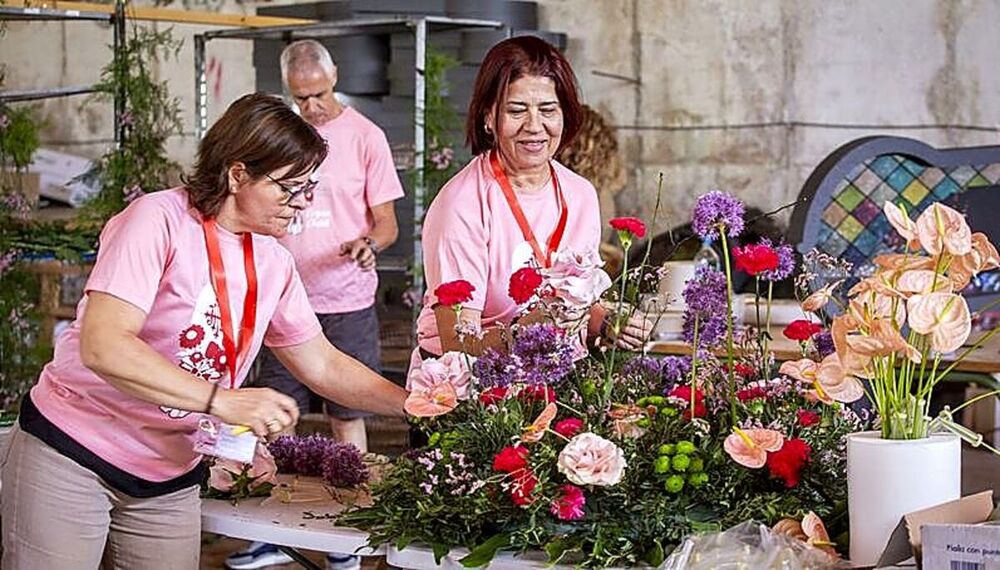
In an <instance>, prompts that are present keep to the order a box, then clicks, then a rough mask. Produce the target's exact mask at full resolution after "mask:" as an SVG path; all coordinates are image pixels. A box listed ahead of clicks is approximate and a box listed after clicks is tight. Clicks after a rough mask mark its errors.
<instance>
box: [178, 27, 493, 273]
mask: <svg viewBox="0 0 1000 570" xmlns="http://www.w3.org/2000/svg"><path fill="white" fill-rule="evenodd" d="M475 28H478V29H503V28H505V25H504V24H503V23H502V22H499V21H495V20H475V19H461V18H448V17H444V16H406V17H392V18H363V19H351V20H334V21H327V22H319V23H315V24H306V25H294V26H269V27H260V28H254V29H229V30H217V31H208V32H205V33H203V34H199V35H196V36H195V37H194V67H195V134H196V136H197V137H198V138H199V139H201V138H202V137H203V136H204V135H205V131H206V130H207V129H208V111H207V106H208V81H207V78H206V75H205V44H206V43H207V42H208V41H210V40H219V39H239V40H281V41H285V42H292V41H294V40H301V39H315V40H319V39H325V38H331V37H338V36H351V35H365V34H392V33H400V32H411V33H413V36H414V46H415V54H416V58H415V65H414V70H413V71H414V80H415V91H414V96H413V98H414V102H413V108H414V118H413V125H414V126H413V129H414V132H413V135H414V136H413V164H414V165H421V164H423V163H424V151H425V148H424V109H425V106H426V98H427V86H426V83H425V80H424V70H425V65H426V54H427V35H428V33H432V32H440V31H449V30H459V29H475ZM508 33H509V30H508ZM414 182H415V183H414V190H413V194H414V196H413V199H414V212H413V220H414V238H413V265H414V267H421V266H422V265H423V250H422V248H421V243H420V228H421V224H422V221H423V217H424V208H423V201H424V192H425V185H424V179H423V171H422V170H421V169H417V171H416V176H415V181H414ZM403 266H404V267H405V265H403ZM413 286H414V287H416V288H417V289H418V290H422V289H423V276H422V272H421V271H417V272H415V273H414V275H413Z"/></svg>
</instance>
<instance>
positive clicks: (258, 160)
mask: <svg viewBox="0 0 1000 570" xmlns="http://www.w3.org/2000/svg"><path fill="white" fill-rule="evenodd" d="M326 150H327V149H326V142H325V141H324V140H323V137H321V136H319V134H318V133H317V132H316V129H314V128H312V126H311V125H310V124H309V123H307V122H305V121H304V120H302V118H301V117H299V116H298V115H296V114H295V112H294V111H292V109H291V108H289V107H288V105H286V104H285V102H284V101H282V100H281V99H279V98H277V97H274V96H271V95H265V94H263V93H253V94H250V95H244V96H243V97H240V98H239V99H237V100H236V101H235V102H234V103H233V104H232V105H230V106H229V108H228V109H226V112H225V113H223V115H222V116H221V117H219V120H217V121H216V122H215V124H213V125H212V128H210V129H208V133H207V134H206V135H205V138H204V139H202V140H201V143H200V144H199V145H198V157H197V159H196V161H195V165H194V171H193V172H192V173H191V175H190V176H186V177H184V178H183V181H184V184H185V186H186V189H187V193H188V199H189V200H190V201H191V204H192V205H193V206H194V207H195V208H197V209H198V211H199V212H200V213H201V215H202V216H205V217H206V218H214V217H215V216H217V215H218V214H219V210H220V209H221V208H222V203H223V202H225V200H226V196H228V195H229V167H231V166H232V165H233V164H234V163H237V162H242V163H243V164H245V165H246V169H247V173H248V174H249V175H250V176H252V177H253V178H260V177H261V176H264V175H265V174H267V173H269V172H274V171H275V170H278V169H279V168H283V167H286V166H289V165H290V166H291V170H289V171H288V173H287V174H286V175H285V176H284V177H285V178H295V177H297V176H301V175H303V174H306V173H308V172H312V171H313V170H314V169H315V168H316V167H317V166H318V165H319V163H321V162H323V159H324V158H326Z"/></svg>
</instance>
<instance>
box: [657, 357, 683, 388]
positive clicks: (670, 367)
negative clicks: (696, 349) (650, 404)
mask: <svg viewBox="0 0 1000 570" xmlns="http://www.w3.org/2000/svg"><path fill="white" fill-rule="evenodd" d="M660 361H661V362H662V363H663V379H664V381H666V382H668V383H671V384H676V383H678V382H681V381H682V380H683V379H684V378H687V376H688V374H691V357H690V356H665V357H663V358H662V359H660Z"/></svg>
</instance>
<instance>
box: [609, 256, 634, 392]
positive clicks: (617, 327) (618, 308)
mask: <svg viewBox="0 0 1000 570" xmlns="http://www.w3.org/2000/svg"><path fill="white" fill-rule="evenodd" d="M622 241H623V243H622V246H623V247H624V249H625V259H624V260H623V261H622V274H621V288H620V290H619V293H618V302H617V303H616V304H615V317H614V318H615V320H614V323H615V324H614V325H613V327H612V331H613V332H614V334H615V339H614V343H613V344H612V345H611V362H610V363H609V364H608V366H607V372H606V374H605V377H604V401H605V403H606V402H607V400H608V398H609V397H610V396H611V376H612V375H613V374H614V371H615V356H616V355H617V354H618V334H619V333H620V332H621V316H622V306H623V305H624V303H625V285H626V284H628V250H629V248H631V247H632V239H631V236H630V237H629V239H628V240H627V241H625V240H622Z"/></svg>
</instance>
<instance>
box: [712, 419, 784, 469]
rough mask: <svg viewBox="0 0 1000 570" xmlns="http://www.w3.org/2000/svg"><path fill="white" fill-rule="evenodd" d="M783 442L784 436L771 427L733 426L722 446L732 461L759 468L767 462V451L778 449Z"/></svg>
mask: <svg viewBox="0 0 1000 570" xmlns="http://www.w3.org/2000/svg"><path fill="white" fill-rule="evenodd" d="M784 443H785V437H784V436H783V435H781V434H780V433H778V432H776V431H774V430H773V429H747V430H743V429H740V428H738V427H734V428H733V433H731V434H729V437H727V438H726V441H724V442H723V444H722V447H723V448H724V449H725V450H726V453H728V454H729V457H732V458H733V461H735V462H737V463H739V464H740V465H743V466H744V467H749V468H751V469H760V468H761V467H763V466H764V464H765V463H767V452H768V451H778V450H779V449H781V446H782V445H784Z"/></svg>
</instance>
